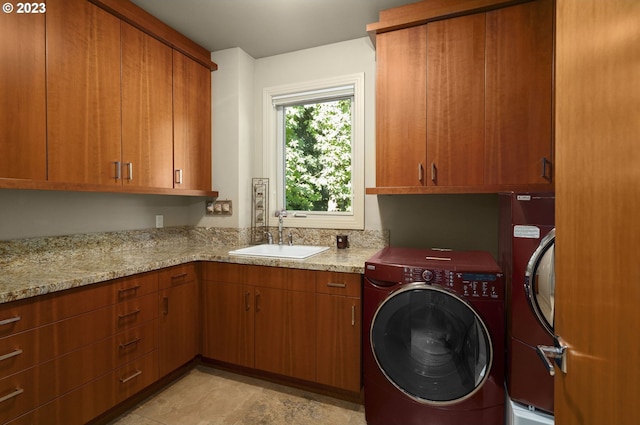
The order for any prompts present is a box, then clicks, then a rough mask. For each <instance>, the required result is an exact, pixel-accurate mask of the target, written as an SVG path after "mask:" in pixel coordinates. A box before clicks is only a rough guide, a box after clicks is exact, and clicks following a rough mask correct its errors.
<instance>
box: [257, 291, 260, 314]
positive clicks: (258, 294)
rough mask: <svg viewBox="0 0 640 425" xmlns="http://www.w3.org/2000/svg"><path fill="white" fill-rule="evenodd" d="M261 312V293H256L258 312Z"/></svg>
mask: <svg viewBox="0 0 640 425" xmlns="http://www.w3.org/2000/svg"><path fill="white" fill-rule="evenodd" d="M258 311H260V292H257V293H256V312H258Z"/></svg>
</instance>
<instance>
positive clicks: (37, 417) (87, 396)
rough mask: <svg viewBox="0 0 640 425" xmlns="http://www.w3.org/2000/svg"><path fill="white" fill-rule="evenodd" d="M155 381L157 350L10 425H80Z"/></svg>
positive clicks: (156, 375) (156, 374)
mask: <svg viewBox="0 0 640 425" xmlns="http://www.w3.org/2000/svg"><path fill="white" fill-rule="evenodd" d="M157 379H158V350H154V351H152V352H150V353H148V354H146V355H144V356H142V357H139V358H137V359H136V360H133V361H131V362H129V363H127V364H125V365H123V366H121V367H120V368H118V369H116V370H114V371H112V372H110V373H107V374H106V375H103V376H101V377H100V378H98V379H96V380H93V381H91V382H89V383H88V384H87V385H84V386H82V387H79V388H77V389H75V390H73V391H71V392H68V393H66V394H64V395H63V396H61V397H58V398H56V399H55V400H53V401H52V402H50V403H47V404H44V405H43V406H40V407H39V408H37V409H35V410H33V411H31V412H29V413H28V414H26V415H23V416H21V417H19V418H17V419H15V420H13V421H11V422H9V423H10V424H12V425H18V424H20V425H33V424H65V425H82V424H85V423H87V422H89V421H90V420H91V419H93V418H95V417H96V416H98V415H100V414H102V413H104V412H106V411H107V410H109V409H110V408H111V407H113V406H115V405H116V404H118V403H120V402H122V401H124V400H126V399H127V398H129V397H130V396H132V395H134V394H136V393H137V392H139V391H140V390H142V389H144V388H146V387H147V386H149V385H151V384H153V383H154V382H155V381H156V380H157Z"/></svg>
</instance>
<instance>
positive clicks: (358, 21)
mask: <svg viewBox="0 0 640 425" xmlns="http://www.w3.org/2000/svg"><path fill="white" fill-rule="evenodd" d="M131 1H132V2H133V3H135V4H137V5H138V6H140V7H141V8H143V9H145V10H146V11H147V12H149V13H150V14H152V15H154V16H155V17H156V18H158V19H160V20H161V21H163V22H165V23H166V24H168V25H169V26H171V27H173V28H174V29H176V30H177V31H179V32H181V33H182V34H184V35H186V36H187V37H189V38H190V39H192V40H193V41H195V42H196V43H198V44H200V45H201V46H203V47H204V48H206V49H207V50H209V51H211V52H214V51H217V50H223V49H228V48H231V47H240V48H242V50H244V51H245V52H247V53H248V54H250V55H251V56H253V57H254V58H256V59H258V58H262V57H266V56H273V55H277V54H281V53H287V52H293V51H296V50H301V49H306V48H310V47H317V46H322V45H325V44H331V43H337V42H340V41H346V40H352V39H355V38H360V37H365V36H366V35H367V32H366V25H367V24H369V23H372V22H377V21H378V12H380V11H381V10H384V9H389V8H392V7H397V6H401V5H404V4H408V3H414V2H415V1H417V0H131Z"/></svg>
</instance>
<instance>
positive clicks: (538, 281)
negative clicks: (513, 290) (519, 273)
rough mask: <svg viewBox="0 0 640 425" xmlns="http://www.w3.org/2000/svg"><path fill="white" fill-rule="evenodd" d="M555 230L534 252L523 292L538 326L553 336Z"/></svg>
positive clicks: (526, 273) (526, 274)
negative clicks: (538, 323)
mask: <svg viewBox="0 0 640 425" xmlns="http://www.w3.org/2000/svg"><path fill="white" fill-rule="evenodd" d="M555 240H556V230H555V229H553V230H551V231H550V232H549V233H548V234H547V235H546V236H545V237H544V238H543V239H542V241H541V242H540V245H539V246H538V248H537V249H536V250H535V252H534V253H533V255H532V256H531V259H530V260H529V264H527V271H526V272H525V291H526V293H527V300H528V301H529V306H530V307H531V309H532V310H533V312H534V313H535V315H536V318H537V319H538V321H539V322H540V324H541V325H542V326H543V327H544V328H545V329H546V330H547V332H549V334H550V335H551V336H554V332H553V322H554V297H555V292H556V279H555Z"/></svg>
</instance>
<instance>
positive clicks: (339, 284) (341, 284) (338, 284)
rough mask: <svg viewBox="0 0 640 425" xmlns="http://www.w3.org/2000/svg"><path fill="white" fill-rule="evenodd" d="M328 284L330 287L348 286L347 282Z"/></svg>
mask: <svg viewBox="0 0 640 425" xmlns="http://www.w3.org/2000/svg"><path fill="white" fill-rule="evenodd" d="M327 286H328V287H329V288H346V287H347V284H346V283H327Z"/></svg>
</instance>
